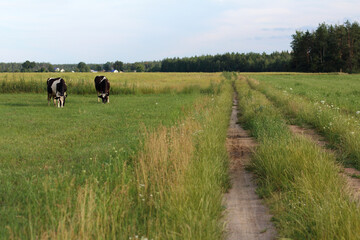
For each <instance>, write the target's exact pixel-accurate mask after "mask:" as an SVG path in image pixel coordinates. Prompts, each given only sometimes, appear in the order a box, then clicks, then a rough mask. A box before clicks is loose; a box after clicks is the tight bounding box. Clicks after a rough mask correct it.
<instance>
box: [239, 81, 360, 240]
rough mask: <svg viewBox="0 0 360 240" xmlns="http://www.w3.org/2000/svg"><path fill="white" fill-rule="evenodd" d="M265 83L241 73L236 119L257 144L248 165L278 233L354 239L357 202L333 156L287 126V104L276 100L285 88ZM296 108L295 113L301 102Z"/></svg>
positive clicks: (358, 225) (358, 220) (357, 224)
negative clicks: (279, 88) (243, 75)
mask: <svg viewBox="0 0 360 240" xmlns="http://www.w3.org/2000/svg"><path fill="white" fill-rule="evenodd" d="M271 77H272V76H271ZM253 78H257V76H253ZM295 78H296V77H295ZM268 84H269V85H271V84H272V82H268ZM269 85H263V82H262V81H260V82H257V81H255V80H251V79H246V77H242V78H241V80H240V81H239V82H238V83H237V89H238V91H239V97H240V99H239V105H240V112H241V113H240V121H241V122H242V123H243V124H244V125H245V126H246V127H247V128H248V129H249V130H250V131H251V133H252V134H253V136H254V137H256V138H257V140H258V142H259V144H260V145H259V147H258V149H257V150H256V152H255V156H254V158H253V162H252V163H251V166H250V168H251V169H252V171H254V172H255V174H256V175H257V177H258V183H259V184H260V187H259V189H258V193H259V194H260V195H261V196H263V197H264V198H265V199H266V201H267V202H268V204H270V207H271V208H272V214H273V215H274V220H275V224H276V226H277V229H278V232H279V237H286V238H291V239H359V234H360V233H359V229H360V218H359V214H360V210H359V205H358V202H356V201H354V200H352V199H351V198H350V195H349V192H348V188H347V186H346V184H345V179H344V178H343V177H342V176H341V174H340V167H339V165H338V164H337V162H336V159H335V156H334V155H333V154H331V153H329V152H327V151H325V150H324V149H321V148H320V147H319V146H317V145H315V143H314V142H312V141H310V140H309V139H307V138H305V137H301V136H297V135H293V134H292V133H291V132H290V129H289V127H288V126H287V122H288V121H289V119H287V115H286V113H288V112H287V111H286V110H285V111H284V109H287V105H286V104H285V102H280V101H277V98H279V99H282V98H281V97H282V96H283V95H284V94H285V93H283V92H282V91H274V88H270V86H269ZM263 93H265V95H264V94H263ZM285 96H288V94H286V95H285ZM269 99H270V101H269ZM271 100H274V102H272V101H271ZM292 100H293V99H292ZM286 103H287V102H286ZM290 103H294V102H293V101H289V104H290ZM295 103H297V101H295ZM299 103H303V102H302V101H299ZM305 109H306V108H305ZM296 110H297V111H298V113H299V114H300V112H301V111H302V110H304V108H296Z"/></svg>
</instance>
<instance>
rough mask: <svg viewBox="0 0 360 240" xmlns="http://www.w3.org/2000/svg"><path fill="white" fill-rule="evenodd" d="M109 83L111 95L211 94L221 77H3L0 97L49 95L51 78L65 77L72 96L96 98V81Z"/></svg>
mask: <svg viewBox="0 0 360 240" xmlns="http://www.w3.org/2000/svg"><path fill="white" fill-rule="evenodd" d="M97 75H104V76H106V77H107V78H108V79H109V81H110V85H111V88H110V94H111V95H112V94H115V95H116V94H132V95H134V94H159V93H193V92H200V91H205V92H208V91H209V89H210V90H211V89H212V88H213V87H214V86H216V85H218V84H220V83H221V82H222V78H221V73H102V72H100V73H0V86H1V88H0V93H46V80H47V79H48V78H49V77H62V78H63V79H64V80H65V82H66V84H67V85H68V93H69V94H96V91H95V87H94V78H95V76H97Z"/></svg>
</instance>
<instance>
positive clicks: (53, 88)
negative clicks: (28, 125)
mask: <svg viewBox="0 0 360 240" xmlns="http://www.w3.org/2000/svg"><path fill="white" fill-rule="evenodd" d="M66 90H67V86H66V84H65V81H64V79H62V78H49V79H48V80H47V91H48V105H50V100H51V98H53V101H54V105H55V106H56V100H58V103H57V106H58V107H64V106H65V98H66V97H67V93H66Z"/></svg>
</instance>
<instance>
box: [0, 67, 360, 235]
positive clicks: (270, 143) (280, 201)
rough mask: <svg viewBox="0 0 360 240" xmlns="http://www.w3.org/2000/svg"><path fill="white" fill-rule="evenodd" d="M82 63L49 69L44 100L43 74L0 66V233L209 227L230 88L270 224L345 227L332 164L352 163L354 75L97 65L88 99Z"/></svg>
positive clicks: (218, 212) (315, 229) (219, 201)
mask: <svg viewBox="0 0 360 240" xmlns="http://www.w3.org/2000/svg"><path fill="white" fill-rule="evenodd" d="M96 75H97V74H91V73H84V74H81V73H64V74H62V73H61V74H59V76H61V77H63V78H64V79H65V81H66V83H67V85H68V98H67V99H66V104H65V107H64V108H57V107H54V106H53V105H50V106H48V104H47V95H46V79H47V78H48V77H54V74H51V73H41V74H40V73H17V74H12V73H1V74H0V86H1V91H0V92H1V94H0V121H1V125H0V239H144V240H145V239H223V238H224V236H225V235H224V229H225V228H224V226H225V224H226V223H224V213H225V212H224V210H225V209H224V207H223V194H224V193H225V192H226V191H227V190H228V188H229V187H230V184H229V176H228V153H227V151H226V148H225V140H226V133H227V128H228V124H229V117H230V112H231V107H232V97H233V93H234V91H237V92H238V98H239V122H240V123H241V124H242V125H243V126H244V127H245V128H247V129H249V130H250V132H251V134H252V136H254V137H255V138H256V140H257V141H258V143H259V146H258V147H257V148H256V149H255V152H254V155H253V159H252V162H251V164H250V166H248V168H249V170H250V171H253V172H254V174H255V175H256V179H257V180H256V181H257V183H258V189H257V193H258V194H259V195H260V196H261V197H262V198H263V199H264V203H266V204H267V205H268V206H269V207H270V210H271V213H272V214H273V216H274V217H273V221H274V223H275V225H276V228H277V231H278V237H279V238H282V237H284V238H291V239H359V236H360V232H359V229H360V218H359V214H360V210H359V204H358V202H357V201H356V200H354V198H353V197H351V194H350V193H349V189H348V187H347V186H346V182H345V179H344V177H343V176H342V175H341V169H342V167H343V166H352V167H356V168H358V169H360V167H359V166H360V150H359V149H360V147H359V146H360V131H359V130H360V129H359V127H360V126H359V114H358V113H357V111H358V110H357V106H358V101H359V100H358V98H357V97H356V95H357V92H356V91H357V89H360V88H359V86H360V83H359V81H358V77H359V75H347V74H297V73H291V74H289V73H280V74H274V73H261V74H251V73H241V74H239V73H119V74H108V75H106V76H107V77H108V78H109V80H110V83H111V88H112V91H111V93H110V103H109V104H102V103H98V102H97V96H96V92H95V89H94V85H93V79H94V77H95V76H96ZM98 75H100V74H98ZM56 76H58V75H56ZM289 124H297V125H302V126H306V127H311V128H314V129H315V130H316V131H317V132H318V133H319V134H321V135H323V136H324V137H325V139H326V140H327V141H328V143H329V147H331V148H332V149H333V150H335V151H336V154H333V153H331V152H328V151H324V149H322V148H321V147H320V146H317V145H316V144H315V143H314V142H312V141H310V140H309V139H307V138H305V137H301V136H296V135H294V134H293V133H291V132H290V130H289V128H288V125H289Z"/></svg>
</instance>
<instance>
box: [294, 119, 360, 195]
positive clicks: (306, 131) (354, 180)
mask: <svg viewBox="0 0 360 240" xmlns="http://www.w3.org/2000/svg"><path fill="white" fill-rule="evenodd" d="M289 128H290V131H291V132H292V133H294V134H298V135H302V136H305V137H307V138H308V139H310V140H311V141H313V142H314V143H316V144H317V145H319V146H320V147H322V148H323V149H324V151H328V152H331V153H332V154H335V155H336V151H334V150H330V149H327V148H326V146H327V145H328V143H327V142H326V141H325V140H324V138H323V137H322V136H321V135H319V134H318V133H317V132H316V131H315V130H313V129H310V128H304V127H300V126H297V125H289ZM341 174H342V176H343V177H344V178H345V179H346V182H347V186H348V192H349V194H350V195H351V196H352V197H353V198H354V199H355V200H357V201H360V179H359V178H360V171H359V170H356V169H355V168H342V172H341Z"/></svg>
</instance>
